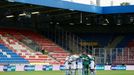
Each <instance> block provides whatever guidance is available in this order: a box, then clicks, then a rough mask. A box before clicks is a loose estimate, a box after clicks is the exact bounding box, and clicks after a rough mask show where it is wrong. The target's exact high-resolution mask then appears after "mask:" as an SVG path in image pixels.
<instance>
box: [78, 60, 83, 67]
mask: <svg viewBox="0 0 134 75" xmlns="http://www.w3.org/2000/svg"><path fill="white" fill-rule="evenodd" d="M77 68H78V69H82V68H83V61H82V59H81V58H79V59H78V60H77Z"/></svg>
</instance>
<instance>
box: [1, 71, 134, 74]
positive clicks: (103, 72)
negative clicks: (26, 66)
mask: <svg viewBox="0 0 134 75" xmlns="http://www.w3.org/2000/svg"><path fill="white" fill-rule="evenodd" d="M0 75H65V74H64V71H29V72H26V71H23V72H0ZM96 75H134V71H97V74H96Z"/></svg>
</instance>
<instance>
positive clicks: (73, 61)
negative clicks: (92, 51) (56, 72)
mask: <svg viewBox="0 0 134 75" xmlns="http://www.w3.org/2000/svg"><path fill="white" fill-rule="evenodd" d="M78 58H79V56H78V55H72V56H71V60H72V64H71V69H76V68H77V64H76V62H77V59H78Z"/></svg>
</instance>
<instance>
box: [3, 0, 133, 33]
mask: <svg viewBox="0 0 134 75" xmlns="http://www.w3.org/2000/svg"><path fill="white" fill-rule="evenodd" d="M16 1H17V0H16ZM19 1H31V2H32V1H33V0H18V2H8V1H7V0H5V1H4V0H2V1H0V5H1V6H0V9H1V10H0V16H1V17H0V24H1V25H4V26H6V25H7V26H13V25H17V24H18V27H20V23H22V25H24V26H28V25H30V24H31V27H36V28H37V27H39V28H42V29H44V28H43V27H49V26H55V25H58V26H60V27H62V28H63V29H67V30H70V31H75V32H77V31H82V32H88V31H90V32H101V31H104V32H107V31H109V32H112V31H119V32H120V31H121V29H120V28H122V27H123V29H124V31H123V32H134V14H133V11H134V10H130V9H133V8H134V6H124V7H120V6H116V8H117V9H118V10H120V13H117V12H119V11H118V10H117V9H114V7H103V9H106V10H107V11H106V10H103V11H104V12H105V13H104V14H101V12H99V14H98V13H95V12H96V8H95V7H96V6H93V5H84V6H83V4H82V5H81V4H78V3H74V7H73V8H76V7H77V5H80V6H82V8H81V9H82V10H83V11H80V10H74V9H67V8H68V7H69V8H70V7H72V5H69V4H70V3H69V2H68V3H69V4H68V3H67V4H66V5H68V7H67V6H66V7H67V8H66V9H63V8H59V7H54V5H58V4H57V3H59V5H61V6H64V5H63V4H62V2H59V1H60V0H42V1H46V4H48V5H39V4H33V3H26V2H19ZM34 1H35V2H36V1H38V2H39V0H34ZM42 1H41V0H40V2H39V3H42V4H43V2H42ZM47 1H48V2H47ZM53 1H55V3H52V2H53ZM38 2H37V3H38ZM49 3H51V5H53V6H49V5H50V4H49ZM71 4H73V3H71ZM86 6H87V7H86ZM90 6H91V7H90ZM88 7H89V8H92V12H91V11H89V10H88V11H85V10H86V9H89V8H88ZM93 8H94V9H93ZM98 8H101V7H98ZM109 8H110V9H109ZM125 8H130V9H129V10H126V9H125ZM76 9H79V7H77V8H76ZM90 10H91V9H90ZM97 11H102V9H101V10H97ZM124 12H125V13H124ZM126 12H127V13H126ZM108 13H109V14H108ZM110 13H111V14H110ZM113 13H115V14H113ZM26 17H30V18H26ZM29 22H30V23H29ZM9 23H11V24H10V25H9ZM5 24H6V25H5ZM34 25H36V26H34ZM47 25H48V26H47ZM15 27H16V26H15ZM128 28H129V29H128Z"/></svg>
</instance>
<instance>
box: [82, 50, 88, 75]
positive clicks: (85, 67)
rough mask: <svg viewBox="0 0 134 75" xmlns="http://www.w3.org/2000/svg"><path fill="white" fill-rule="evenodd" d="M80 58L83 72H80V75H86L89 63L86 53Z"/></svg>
mask: <svg viewBox="0 0 134 75" xmlns="http://www.w3.org/2000/svg"><path fill="white" fill-rule="evenodd" d="M80 58H81V59H82V61H83V70H82V75H88V69H89V63H90V62H89V61H90V58H89V57H88V55H87V52H86V51H84V52H83V53H82V55H81V56H80Z"/></svg>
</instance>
